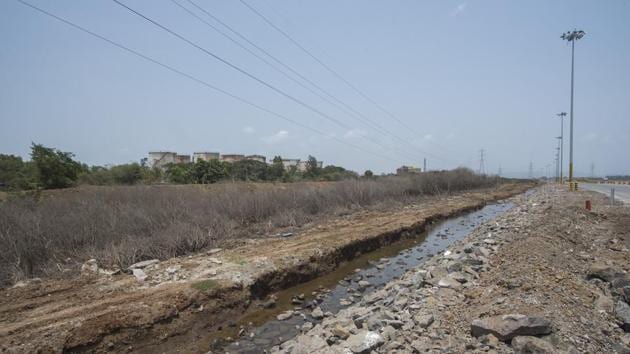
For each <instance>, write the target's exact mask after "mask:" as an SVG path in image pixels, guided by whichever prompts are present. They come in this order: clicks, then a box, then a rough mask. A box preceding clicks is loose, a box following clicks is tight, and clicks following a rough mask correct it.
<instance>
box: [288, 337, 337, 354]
mask: <svg viewBox="0 0 630 354" xmlns="http://www.w3.org/2000/svg"><path fill="white" fill-rule="evenodd" d="M325 349H328V344H327V343H326V341H325V340H324V339H323V338H321V337H318V336H302V337H300V340H298V341H296V343H295V345H294V346H293V348H291V353H292V354H311V353H318V352H324V351H325Z"/></svg>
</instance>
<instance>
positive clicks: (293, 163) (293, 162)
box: [282, 159, 300, 170]
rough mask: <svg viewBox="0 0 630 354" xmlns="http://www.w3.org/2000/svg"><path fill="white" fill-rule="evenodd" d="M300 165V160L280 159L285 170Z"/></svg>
mask: <svg viewBox="0 0 630 354" xmlns="http://www.w3.org/2000/svg"><path fill="white" fill-rule="evenodd" d="M299 164H300V159H282V165H283V166H284V169H285V170H288V169H290V168H291V167H295V168H297V167H298V165H299Z"/></svg>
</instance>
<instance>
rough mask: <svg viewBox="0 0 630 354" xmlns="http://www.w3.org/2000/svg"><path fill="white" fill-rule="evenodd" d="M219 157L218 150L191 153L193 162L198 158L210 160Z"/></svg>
mask: <svg viewBox="0 0 630 354" xmlns="http://www.w3.org/2000/svg"><path fill="white" fill-rule="evenodd" d="M219 158H220V154H219V153H218V152H207V151H204V152H195V153H193V162H197V161H199V160H204V161H210V160H218V159H219Z"/></svg>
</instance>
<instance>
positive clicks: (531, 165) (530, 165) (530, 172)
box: [528, 161, 534, 178]
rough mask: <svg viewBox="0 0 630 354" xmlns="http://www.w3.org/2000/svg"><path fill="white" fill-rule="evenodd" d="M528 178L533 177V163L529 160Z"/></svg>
mask: <svg viewBox="0 0 630 354" xmlns="http://www.w3.org/2000/svg"><path fill="white" fill-rule="evenodd" d="M528 175H529V178H533V177H534V164H533V163H532V162H531V161H530V162H529V173H528Z"/></svg>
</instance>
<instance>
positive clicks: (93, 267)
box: [81, 258, 98, 275]
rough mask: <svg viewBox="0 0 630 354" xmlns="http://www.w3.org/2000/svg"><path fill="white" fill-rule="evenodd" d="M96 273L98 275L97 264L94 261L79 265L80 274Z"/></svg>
mask: <svg viewBox="0 0 630 354" xmlns="http://www.w3.org/2000/svg"><path fill="white" fill-rule="evenodd" d="M96 273H98V263H96V259H94V258H92V259H90V260H88V261H87V262H85V263H83V265H81V274H83V275H88V274H96Z"/></svg>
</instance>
